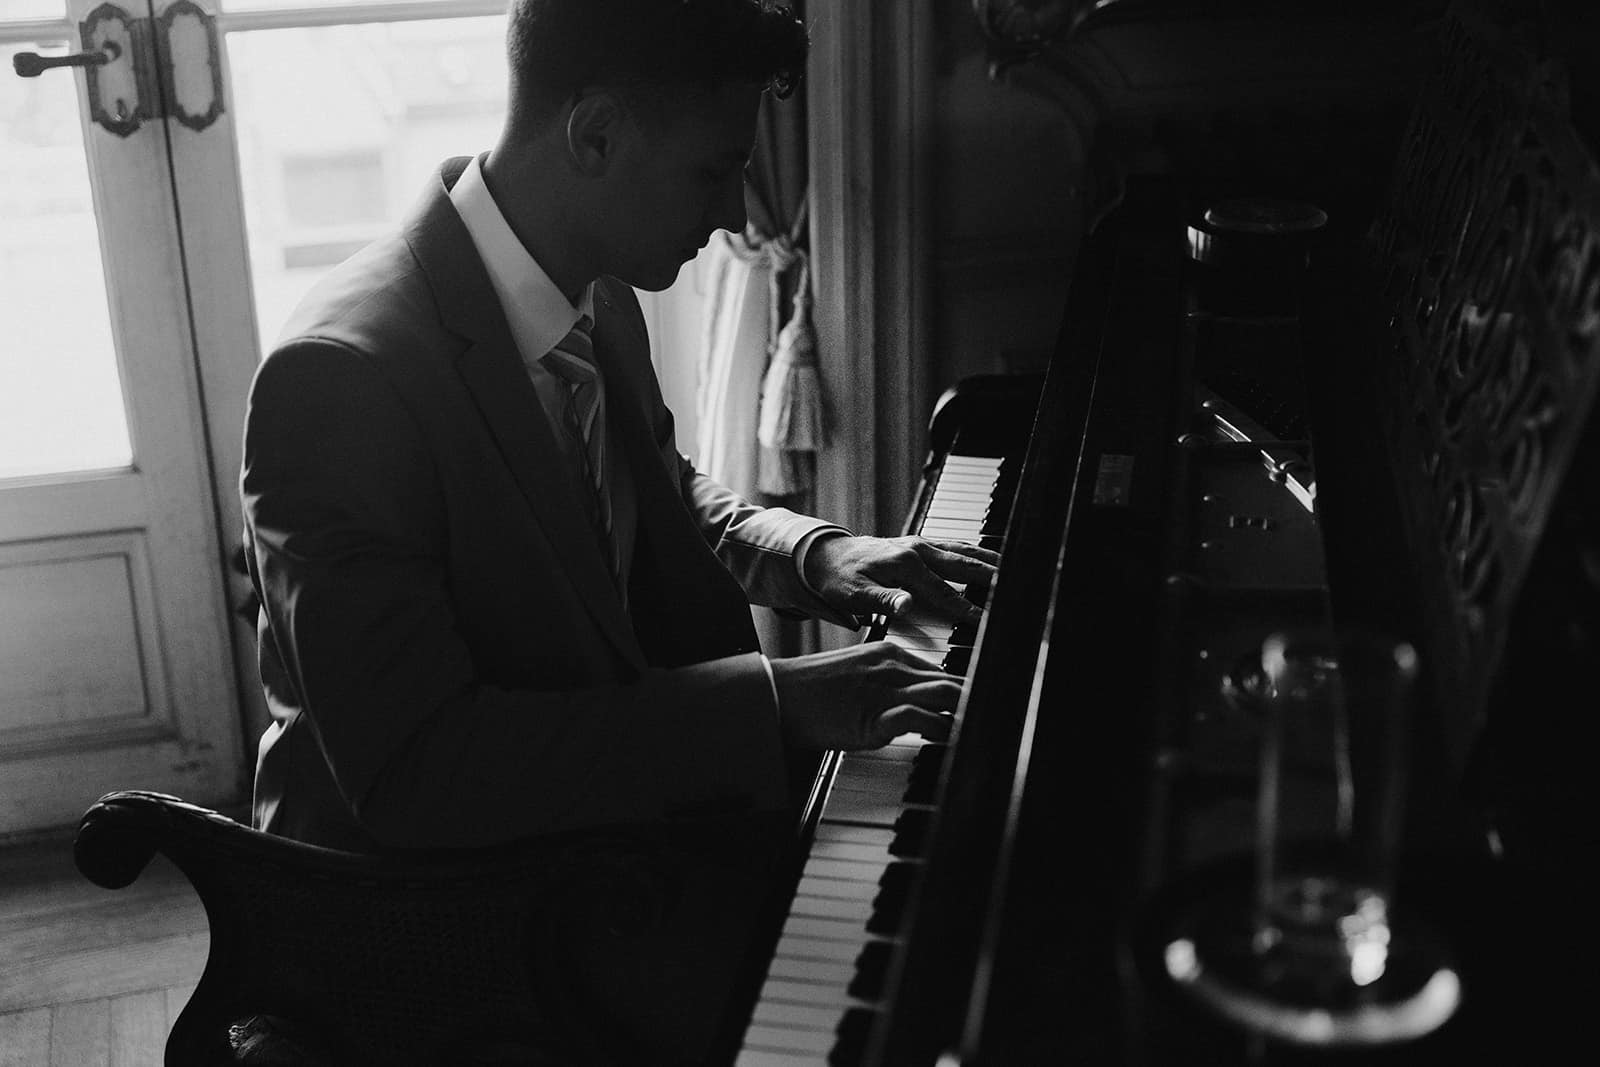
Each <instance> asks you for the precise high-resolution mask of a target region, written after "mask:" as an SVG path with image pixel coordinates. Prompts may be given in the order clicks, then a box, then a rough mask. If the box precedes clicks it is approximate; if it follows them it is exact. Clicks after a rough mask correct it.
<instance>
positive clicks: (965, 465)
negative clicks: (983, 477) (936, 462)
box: [943, 453, 1005, 471]
mask: <svg viewBox="0 0 1600 1067" xmlns="http://www.w3.org/2000/svg"><path fill="white" fill-rule="evenodd" d="M1004 463H1005V459H1004V457H1001V456H960V455H956V454H954V453H952V454H950V455H948V456H946V457H945V458H944V464H943V467H944V469H945V470H951V469H955V470H967V471H997V470H999V469H1000V467H1001V465H1002V464H1004Z"/></svg>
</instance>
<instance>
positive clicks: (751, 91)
mask: <svg viewBox="0 0 1600 1067" xmlns="http://www.w3.org/2000/svg"><path fill="white" fill-rule="evenodd" d="M760 101H761V90H760V89H759V88H757V87H756V86H751V85H727V86H723V87H722V88H720V89H715V90H711V91H708V92H701V93H697V94H695V95H693V96H692V97H687V98H683V99H679V98H676V97H673V98H670V99H662V100H660V101H658V102H657V106H654V107H648V108H646V109H644V110H643V111H642V113H641V114H640V115H639V116H638V117H637V123H638V130H637V136H636V137H633V138H631V139H630V141H629V143H628V145H627V146H626V148H625V150H624V151H623V152H622V153H621V155H620V157H619V158H618V161H617V166H616V167H615V169H614V171H613V172H612V173H611V174H609V175H608V178H607V180H608V184H609V188H608V190H607V193H608V196H607V201H608V207H607V219H606V227H605V229H606V235H607V241H608V244H609V245H610V248H609V249H608V250H607V251H608V253H609V254H608V256H607V259H608V266H607V273H610V274H614V275H616V276H617V277H618V278H620V279H621V280H623V281H625V282H627V283H628V284H629V285H633V286H636V287H638V288H640V289H646V290H651V291H659V290H662V289H665V288H667V287H668V286H670V285H671V284H672V283H673V281H674V280H676V279H677V277H678V272H679V270H680V269H681V268H682V267H683V265H684V264H685V263H686V262H688V261H689V260H691V259H693V258H694V257H695V255H696V254H697V253H698V252H699V251H700V249H701V248H703V247H704V246H705V244H706V242H707V241H708V240H710V238H711V235H712V234H714V233H715V232H716V231H717V230H720V229H726V230H733V231H735V232H738V231H742V230H743V229H744V225H745V209H744V168H745V166H746V164H747V163H748V161H749V159H750V151H751V148H752V147H753V146H754V144H755V133H756V116H757V113H758V110H759V104H760Z"/></svg>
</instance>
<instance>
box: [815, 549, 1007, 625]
mask: <svg viewBox="0 0 1600 1067" xmlns="http://www.w3.org/2000/svg"><path fill="white" fill-rule="evenodd" d="M999 562H1000V555H999V553H997V552H992V551H990V550H989V549H987V548H979V547H978V546H976V545H969V544H965V543H963V542H961V541H925V540H923V539H922V538H920V537H845V536H842V535H839V536H834V537H821V538H818V540H817V541H816V543H815V544H813V545H812V546H811V548H810V549H809V550H808V551H807V553H806V557H805V578H806V581H807V582H809V583H811V588H813V589H815V590H816V591H817V592H818V594H819V595H821V597H822V599H823V600H826V601H827V602H828V604H829V606H830V607H834V608H837V609H839V610H840V611H846V612H851V613H853V614H856V615H877V614H882V615H888V616H890V617H891V618H893V617H896V616H900V615H904V614H905V613H906V612H907V611H909V610H911V608H912V607H913V606H916V607H918V608H921V609H922V610H924V611H927V612H930V613H931V614H933V615H936V616H939V617H942V618H946V619H949V620H950V621H951V622H957V623H960V622H974V621H976V620H977V618H978V616H979V615H980V614H981V610H980V609H979V607H978V606H977V605H976V604H974V603H972V602H971V601H969V600H966V599H964V598H963V597H962V596H961V594H959V593H957V592H956V591H955V590H954V589H951V588H950V586H949V585H948V584H946V583H947V582H963V583H972V582H988V581H990V580H991V579H993V578H994V572H995V565H996V564H998V563H999Z"/></svg>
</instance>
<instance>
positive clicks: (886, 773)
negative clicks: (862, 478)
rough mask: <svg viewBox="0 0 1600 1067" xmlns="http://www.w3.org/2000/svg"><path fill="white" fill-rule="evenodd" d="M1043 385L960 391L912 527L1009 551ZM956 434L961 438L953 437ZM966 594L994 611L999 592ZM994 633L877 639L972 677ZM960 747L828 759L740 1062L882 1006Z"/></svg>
mask: <svg viewBox="0 0 1600 1067" xmlns="http://www.w3.org/2000/svg"><path fill="white" fill-rule="evenodd" d="M1037 388H1038V378H1037V377H1036V376H1019V377H1018V378H1016V379H975V380H973V381H971V382H968V383H964V384H963V385H962V386H959V387H957V388H956V389H955V390H952V391H951V393H950V394H947V396H946V397H945V398H944V399H943V400H942V401H941V404H940V407H939V409H938V411H939V413H940V414H939V415H936V416H935V420H934V423H935V424H934V426H933V428H932V429H931V431H930V436H931V437H932V438H933V439H934V440H935V443H936V445H941V444H942V446H943V447H945V448H947V449H948V451H944V452H937V451H936V452H934V453H933V454H931V455H930V458H929V461H928V464H927V465H926V468H925V478H924V482H923V485H922V487H921V490H920V492H919V494H918V499H917V504H916V506H915V508H914V509H913V513H912V515H911V517H910V518H909V519H908V521H907V523H906V530H907V532H909V533H919V534H921V535H922V536H924V537H928V538H930V539H934V540H953V541H963V542H969V543H973V544H979V545H982V546H984V547H988V548H992V549H994V550H995V551H1003V547H1004V543H1005V539H1004V533H1005V526H1006V521H1007V518H1008V517H1009V514H1010V510H1011V505H1012V503H1013V498H1014V496H1015V492H1016V486H1017V483H1018V479H1019V476H1020V469H1021V466H1022V459H1023V451H1024V449H1023V447H1022V446H1024V445H1025V443H1026V433H1025V430H1026V428H1027V427H1028V426H1029V425H1030V423H1031V417H1032V414H1033V411H1032V408H1033V405H1034V404H1036V402H1037ZM957 413H959V415H960V417H961V420H962V421H961V423H960V425H959V426H955V428H954V429H953V431H952V430H951V428H950V427H951V423H952V420H953V419H954V418H955V417H956V415H957ZM941 416H942V418H943V420H944V421H943V422H941V421H940V418H941ZM1018 427H1022V428H1023V430H1022V431H1019V430H1018V429H1017V428H1018ZM944 433H951V434H952V436H951V439H950V441H949V442H948V443H944V442H941V435H942V434H944ZM1008 450H1009V451H1008ZM952 587H953V588H955V589H956V590H957V591H959V592H961V593H962V594H963V595H964V596H966V597H967V598H968V599H969V600H971V601H973V602H974V603H977V604H979V605H980V606H981V605H983V604H985V603H986V599H987V595H988V592H989V591H988V590H985V589H967V588H966V587H964V586H961V585H959V584H957V583H952ZM980 630H981V625H978V626H975V625H972V624H967V623H963V624H951V623H949V622H946V621H944V620H941V619H935V618H930V617H926V616H922V615H919V614H916V613H913V614H911V615H908V616H905V617H902V618H899V619H894V620H886V619H883V618H879V619H876V620H874V622H873V624H872V626H871V627H870V628H869V630H868V633H867V636H866V640H869V641H871V640H884V641H888V642H890V643H892V644H896V645H899V646H900V647H902V648H905V649H907V650H909V651H911V652H913V653H914V654H916V655H918V656H922V657H924V658H926V659H928V660H929V661H931V662H934V663H938V664H940V665H941V666H942V667H943V669H945V670H947V671H949V672H951V673H953V674H956V675H961V676H963V677H964V676H965V674H966V671H967V667H968V665H969V663H970V660H971V656H972V653H973V650H974V648H975V647H976V644H977V640H978V634H979V631H980ZM948 748H949V746H948V745H947V744H944V743H939V742H929V741H926V740H925V739H923V738H922V737H920V736H918V735H914V734H907V735H904V736H901V737H898V738H895V739H894V740H893V741H892V742H890V744H889V745H887V746H885V747H884V748H881V749H877V750H872V751H865V752H832V753H828V754H827V755H826V757H825V758H824V761H823V766H822V768H821V771H820V772H819V775H818V780H817V784H816V786H815V788H814V789H813V796H814V798H815V799H814V802H813V804H812V810H811V811H810V812H808V814H807V817H806V820H805V823H806V833H805V835H804V838H805V858H804V862H803V865H802V867H801V870H800V873H799V878H798V881H797V882H796V883H795V887H794V894H793V898H792V900H791V901H790V902H789V905H788V910H787V914H786V916H785V918H784V921H783V926H782V930H781V932H780V934H779V936H778V940H777V943H776V945H775V947H774V951H773V955H772V960H771V964H770V966H769V967H768V969H767V972H766V975H765V977H764V979H763V981H762V983H761V988H760V992H759V995H758V996H757V999H756V1002H755V1005H754V1008H753V1010H752V1012H751V1015H750V1023H749V1026H748V1028H747V1029H746V1030H745V1032H744V1035H743V1038H742V1044H741V1046H740V1049H739V1052H738V1054H737V1057H736V1059H735V1063H737V1064H741V1065H773V1067H798V1065H800V1064H811V1065H817V1064H823V1063H826V1062H828V1056H829V1054H830V1052H832V1050H833V1048H834V1046H835V1045H836V1044H837V1042H838V1033H839V1030H840V1028H841V1027H845V1028H849V1027H851V1026H859V1025H860V1023H858V1022H851V1021H850V1020H854V1019H859V1018H861V1014H862V1013H863V1012H868V1011H870V1010H871V1009H872V1007H873V1005H874V1004H875V1003H876V1001H877V999H878V997H879V996H880V995H881V992H882V988H883V983H884V981H885V979H886V976H887V969H888V963H889V960H890V958H891V956H892V953H893V948H894V945H895V937H896V931H897V930H898V927H899V925H900V923H901V921H902V919H903V917H904V913H905V909H906V904H907V899H908V896H909V892H910V885H911V881H912V879H913V877H914V876H915V872H916V868H917V866H918V865H919V863H920V856H921V853H922V850H923V848H924V846H925V844H926V841H927V838H928V826H929V823H930V820H931V816H932V813H933V811H934V803H935V795H936V790H937V784H938V777H939V774H940V773H941V771H942V769H943V764H944V754H945V752H946V751H947V750H948Z"/></svg>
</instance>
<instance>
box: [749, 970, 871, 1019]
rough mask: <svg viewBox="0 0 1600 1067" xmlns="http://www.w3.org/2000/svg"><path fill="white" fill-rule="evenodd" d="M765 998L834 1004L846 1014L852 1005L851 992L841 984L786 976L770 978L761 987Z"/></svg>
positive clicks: (841, 1012) (790, 1001)
mask: <svg viewBox="0 0 1600 1067" xmlns="http://www.w3.org/2000/svg"><path fill="white" fill-rule="evenodd" d="M761 995H762V998H763V999H768V998H770V999H772V1000H781V1001H784V1002H786V1003H789V1004H834V1005H837V1006H838V1007H839V1009H840V1011H839V1014H841V1015H843V1014H844V1009H845V1008H848V1007H849V1006H850V1000H851V997H850V994H848V993H846V992H845V991H844V989H843V988H842V987H839V986H825V985H813V984H812V983H810V982H791V981H789V980H788V979H784V978H768V979H767V983H766V985H764V986H762V987H761Z"/></svg>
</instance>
